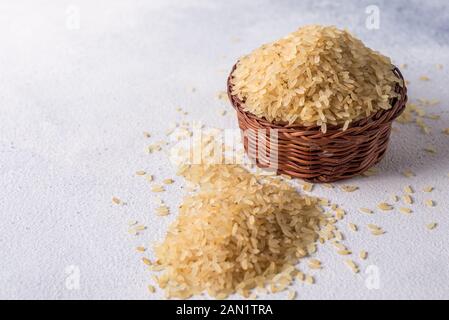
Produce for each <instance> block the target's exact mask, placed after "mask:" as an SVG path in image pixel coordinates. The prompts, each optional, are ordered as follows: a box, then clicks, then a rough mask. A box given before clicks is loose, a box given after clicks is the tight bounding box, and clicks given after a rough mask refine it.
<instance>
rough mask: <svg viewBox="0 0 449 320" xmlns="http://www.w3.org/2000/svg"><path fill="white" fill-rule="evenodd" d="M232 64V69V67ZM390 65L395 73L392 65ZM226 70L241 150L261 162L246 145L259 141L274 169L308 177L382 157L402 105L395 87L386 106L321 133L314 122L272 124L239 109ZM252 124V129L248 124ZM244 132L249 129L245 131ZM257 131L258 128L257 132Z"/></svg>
mask: <svg viewBox="0 0 449 320" xmlns="http://www.w3.org/2000/svg"><path fill="white" fill-rule="evenodd" d="M234 69H235V66H234V68H233V69H232V72H233V71H234ZM393 71H394V72H395V73H396V74H397V75H398V76H399V77H400V78H401V79H403V77H402V74H401V72H400V71H399V69H398V68H396V67H394V69H393ZM232 72H231V74H230V75H229V78H228V96H229V99H230V101H231V103H232V105H233V106H234V108H235V109H236V111H237V117H238V122H239V127H240V129H241V130H242V131H244V132H245V134H243V143H244V146H245V150H246V152H247V154H248V155H249V156H250V158H252V160H253V161H255V163H256V164H257V165H258V166H259V167H266V165H264V164H266V163H267V161H268V159H267V158H265V156H264V155H259V154H258V153H257V152H256V153H255V154H256V155H255V156H254V155H253V152H250V153H248V146H249V145H251V146H256V149H257V148H258V146H259V145H260V144H261V143H264V144H265V145H266V148H267V150H269V151H271V152H274V153H276V154H277V173H278V174H286V175H289V176H291V177H294V178H301V179H304V180H306V181H310V182H332V181H338V180H342V179H347V178H350V177H353V176H356V175H359V174H361V173H363V172H364V171H366V170H367V169H369V168H370V167H372V166H374V165H375V164H377V163H378V162H379V161H380V160H382V158H383V156H384V155H385V152H386V150H387V146H388V140H389V137H390V132H391V124H392V121H393V120H394V119H396V118H397V117H398V116H399V115H400V114H401V113H402V112H403V111H404V108H405V105H406V103H407V88H406V86H405V85H404V86H403V87H400V86H399V85H398V86H397V87H396V90H397V92H398V93H400V98H395V99H392V101H391V104H392V106H393V107H392V108H391V109H389V110H386V111H385V110H381V111H379V112H377V113H375V114H373V115H372V116H370V117H369V118H366V119H362V120H360V121H357V122H354V123H353V124H352V125H350V127H349V128H348V129H347V130H346V131H342V130H341V129H339V128H335V127H334V128H333V127H328V129H327V132H326V133H325V134H323V133H322V132H321V130H320V128H319V127H302V126H299V125H284V124H273V123H270V122H268V121H267V120H265V119H263V118H258V117H256V116H254V115H252V114H250V113H248V112H245V111H243V108H242V105H243V102H242V101H240V100H239V99H238V98H237V97H236V96H233V95H232V94H231V91H232V90H231V82H230V80H231V75H232ZM248 129H252V130H248ZM270 129H275V130H276V131H277V134H278V138H277V144H273V143H271V144H270ZM248 132H251V133H250V134H248ZM257 132H262V133H264V134H258V133H257Z"/></svg>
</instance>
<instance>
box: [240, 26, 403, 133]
mask: <svg viewBox="0 0 449 320" xmlns="http://www.w3.org/2000/svg"><path fill="white" fill-rule="evenodd" d="M392 68H393V66H392V64H391V61H390V59H389V58H387V57H385V56H383V55H381V54H380V53H378V52H376V51H373V50H371V49H370V48H367V47H366V46H365V45H364V44H363V43H362V42H361V41H360V40H358V39H356V38H355V37H353V36H352V35H351V34H350V33H349V32H347V31H343V30H339V29H337V28H335V27H324V26H319V25H310V26H306V27H303V28H300V29H299V30H297V31H296V32H293V33H291V34H289V35H288V36H286V37H285V38H282V39H280V40H278V41H275V42H273V43H270V44H266V45H263V46H262V47H260V48H258V49H256V50H254V51H253V52H252V53H250V54H249V55H247V56H244V57H242V58H241V59H240V60H239V62H238V63H237V66H236V69H235V71H234V72H233V74H232V76H233V77H232V80H231V83H232V85H233V88H232V94H233V95H236V96H237V97H238V98H239V99H241V100H242V101H244V107H245V111H247V112H250V113H252V114H254V115H256V116H258V117H261V118H265V119H267V120H268V121H270V122H275V123H289V124H300V125H303V126H315V125H317V126H320V127H321V129H322V131H323V132H326V130H327V127H328V126H330V125H332V126H338V127H341V128H342V129H343V130H346V129H347V128H348V126H349V125H350V124H351V123H352V122H354V121H356V120H360V119H362V118H365V117H368V116H369V115H371V114H373V113H375V112H377V111H379V110H381V109H384V110H387V109H390V108H391V105H390V103H389V99H390V98H393V97H396V96H397V93H395V87H396V84H397V83H399V84H400V85H401V86H402V85H403V84H402V82H401V80H400V79H399V78H398V77H397V76H396V75H395V74H394V73H393V71H392Z"/></svg>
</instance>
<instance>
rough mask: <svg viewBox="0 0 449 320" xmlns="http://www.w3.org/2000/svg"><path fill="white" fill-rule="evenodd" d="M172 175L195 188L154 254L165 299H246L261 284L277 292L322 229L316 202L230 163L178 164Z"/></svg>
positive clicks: (325, 219)
mask: <svg viewBox="0 0 449 320" xmlns="http://www.w3.org/2000/svg"><path fill="white" fill-rule="evenodd" d="M180 174H181V175H183V176H184V177H185V178H186V180H187V181H189V182H190V183H192V184H195V185H196V186H197V189H196V191H195V192H193V193H192V194H190V195H189V196H187V197H186V198H185V199H184V201H183V204H182V205H181V207H180V210H179V216H178V218H177V220H176V221H175V222H174V223H173V224H172V225H171V227H170V228H169V231H168V234H167V236H166V238H165V240H164V242H163V243H161V244H160V245H158V246H157V247H156V249H155V254H156V257H157V260H156V262H155V264H156V266H157V269H158V270H161V271H162V274H161V275H160V276H159V277H158V278H157V281H158V284H159V286H160V287H161V288H165V290H166V294H167V296H168V297H177V298H188V297H190V296H192V295H196V294H201V293H203V292H207V293H208V294H209V295H210V296H213V297H216V298H219V299H223V298H226V297H227V296H228V295H230V294H233V293H235V292H237V293H239V294H241V295H243V296H245V297H248V296H249V293H250V290H251V289H253V288H256V287H260V288H265V286H267V285H269V286H271V291H272V292H276V291H280V290H283V289H285V288H287V286H288V285H289V284H290V283H291V282H292V281H293V279H294V276H295V274H296V273H297V272H298V270H296V269H295V265H296V263H297V262H298V259H300V258H302V257H305V256H306V255H308V253H309V252H310V250H313V249H310V248H311V247H312V248H313V246H314V242H315V241H317V240H318V238H319V232H320V230H321V229H322V228H323V227H324V226H328V223H329V222H328V220H329V219H328V217H327V216H326V215H325V214H324V213H323V210H322V209H321V208H320V207H319V206H318V204H319V200H317V199H316V198H309V197H302V196H300V195H299V194H298V193H297V192H296V190H295V189H294V188H293V187H292V186H291V185H289V184H288V183H286V182H283V181H282V180H280V179H279V178H274V177H261V176H256V175H254V174H251V173H250V172H248V171H247V170H245V169H244V168H243V167H240V166H237V165H192V166H183V167H182V168H181V171H180Z"/></svg>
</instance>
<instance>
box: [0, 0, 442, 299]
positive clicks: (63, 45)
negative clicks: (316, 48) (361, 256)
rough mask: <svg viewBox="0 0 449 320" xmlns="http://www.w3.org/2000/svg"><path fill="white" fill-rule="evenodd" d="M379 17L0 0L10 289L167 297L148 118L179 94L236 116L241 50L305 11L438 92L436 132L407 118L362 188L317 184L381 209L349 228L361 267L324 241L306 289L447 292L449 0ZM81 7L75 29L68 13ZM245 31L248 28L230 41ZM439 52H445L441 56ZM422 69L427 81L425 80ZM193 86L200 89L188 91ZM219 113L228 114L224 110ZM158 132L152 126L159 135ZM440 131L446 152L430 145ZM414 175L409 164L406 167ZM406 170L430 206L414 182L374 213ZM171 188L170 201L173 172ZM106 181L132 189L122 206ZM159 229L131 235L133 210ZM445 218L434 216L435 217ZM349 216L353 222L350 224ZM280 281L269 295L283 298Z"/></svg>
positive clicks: (417, 92)
mask: <svg viewBox="0 0 449 320" xmlns="http://www.w3.org/2000/svg"><path fill="white" fill-rule="evenodd" d="M376 2H377V3H378V5H379V7H380V13H381V25H380V30H375V31H370V30H367V29H366V28H365V18H366V14H365V7H366V6H367V5H369V4H371V2H370V1H293V0H292V1H276V2H275V1H268V0H265V1H237V0H231V1H226V2H224V1H221V2H218V1H199V0H197V1H194V0H189V1H163V0H158V1H143V0H142V1H137V0H127V1H111V0H107V1H87V0H86V1H75V0H74V1H57V0H53V1H50V0H47V1H31V0H29V1H24V0H23V1H9V2H6V1H2V2H1V3H0V39H1V43H2V44H1V54H0V70H1V75H0V213H1V222H0V298H9V299H14V298H38V299H44V298H52V299H54V298H56V299H59V298H67V299H72V298H99V299H110V298H131V299H136V298H143V299H145V298H158V297H161V295H160V294H159V293H158V294H155V295H152V296H151V295H150V294H149V293H148V292H147V290H146V285H147V284H148V283H149V279H150V277H149V274H148V272H147V271H145V268H144V266H143V264H142V263H141V262H140V255H139V254H137V252H135V250H134V247H135V246H137V245H139V244H145V245H149V244H150V243H152V242H154V241H155V240H161V239H162V237H163V235H164V232H165V230H166V228H167V225H168V223H169V221H171V220H172V219H173V218H174V215H172V216H170V217H167V218H155V217H154V214H152V210H153V209H154V202H153V204H152V201H151V200H152V197H153V195H152V194H151V192H150V191H149V188H148V185H147V184H146V183H145V182H144V181H143V180H142V179H139V178H136V177H135V176H134V172H135V171H136V170H140V169H144V170H148V171H150V172H152V173H154V174H155V175H156V177H157V178H165V177H170V176H173V175H174V170H173V168H171V166H170V165H169V164H168V161H167V158H166V156H165V155H164V153H158V154H156V155H153V156H149V155H148V154H145V153H144V147H145V146H146V145H147V144H148V141H146V140H145V139H144V138H143V137H142V132H143V131H144V130H148V131H150V132H152V133H153V136H154V137H153V138H152V139H151V141H157V140H160V139H162V138H164V134H163V132H164V130H165V128H166V126H167V123H168V122H169V121H171V120H179V119H180V117H179V114H178V113H176V112H175V107H177V106H182V107H183V108H184V109H185V110H188V111H189V113H190V114H189V115H188V116H187V118H188V119H202V120H203V122H205V123H207V124H208V125H213V126H214V125H215V126H220V127H226V128H228V127H234V126H235V121H234V118H233V117H231V116H228V117H225V118H221V117H218V116H217V112H218V111H217V110H219V109H220V108H221V107H223V106H225V104H224V103H223V102H220V101H218V100H217V99H216V98H215V95H216V93H217V91H219V90H222V89H223V87H224V84H225V79H226V72H224V71H223V70H226V71H227V70H229V68H230V67H231V66H232V64H233V62H234V61H235V60H236V59H237V57H238V56H240V55H242V54H244V53H247V52H248V51H249V50H250V49H252V48H255V47H257V46H259V45H260V44H261V43H264V42H268V41H270V40H274V39H276V38H277V37H279V36H282V35H285V34H286V33H288V32H290V31H293V30H294V29H296V28H297V27H298V26H300V25H303V24H307V23H323V24H336V25H338V26H340V27H348V28H349V29H350V30H352V31H354V32H355V33H356V34H357V35H358V36H359V37H360V38H362V39H363V40H364V41H365V42H366V43H367V44H368V45H369V46H371V47H373V48H376V49H377V50H380V51H382V52H383V53H385V54H387V55H390V56H391V57H392V58H393V59H394V61H395V63H397V64H401V63H408V65H409V68H408V69H407V70H404V72H405V76H406V78H408V79H409V80H410V81H411V82H412V83H411V85H410V95H411V98H432V99H433V98H434V99H439V100H441V101H442V104H441V105H440V106H437V107H432V108H433V109H432V111H433V113H437V114H441V115H442V119H441V120H439V121H430V122H431V123H433V125H434V126H435V130H433V135H429V136H423V135H421V134H419V130H418V129H417V128H415V127H413V126H408V127H402V126H397V127H399V128H400V132H396V133H394V134H393V137H392V143H391V147H390V150H389V152H388V155H387V157H386V159H385V160H384V161H383V162H382V164H381V165H380V168H381V171H382V173H381V174H380V175H379V176H376V177H372V178H370V179H355V180H353V181H351V182H350V183H354V184H357V185H359V186H360V191H358V192H356V193H341V192H338V191H332V190H330V191H327V190H325V189H322V188H320V187H318V188H316V192H315V193H316V194H319V195H324V196H328V197H329V198H330V199H331V200H333V201H335V202H337V203H339V204H341V205H343V206H344V207H345V208H346V209H347V210H348V212H349V214H348V217H347V219H346V220H345V221H351V222H354V223H357V224H359V225H360V226H362V225H363V224H365V223H368V222H371V223H376V224H378V225H380V226H382V227H383V228H384V229H385V230H386V231H387V234H386V235H384V236H382V237H378V238H374V237H372V236H370V235H369V234H368V232H367V231H366V228H365V229H363V230H362V231H361V232H359V233H356V234H354V233H350V232H345V233H346V234H347V240H346V241H345V243H346V244H347V245H348V246H349V247H350V248H351V249H353V250H354V251H355V252H357V251H358V250H360V249H366V250H367V251H368V252H369V255H370V256H369V259H368V260H367V261H366V262H364V263H362V264H361V266H362V272H361V274H360V275H357V276H354V275H353V274H351V273H350V272H349V270H347V268H346V266H345V265H343V262H342V260H343V259H342V258H341V257H339V256H336V254H335V253H334V251H333V250H331V249H330V247H323V249H322V250H320V252H319V253H318V254H317V257H318V258H320V259H321V260H322V261H323V263H324V266H325V267H324V269H323V270H322V271H320V272H319V274H317V275H316V279H317V284H316V285H314V286H300V287H299V288H298V297H299V298H301V299H313V298H315V299H326V298H342V299H349V298H358V299H372V298H382V299H387V298H400V299H405V298H425V299H426V298H427V299H430V298H449V249H448V246H447V244H448V243H449V233H448V227H449V218H448V214H449V203H448V199H447V194H448V190H449V188H448V186H449V177H448V176H447V174H448V173H449V160H448V159H449V150H448V149H449V148H448V142H449V140H448V139H449V137H448V136H444V135H442V134H441V133H440V132H441V129H442V128H443V127H449V125H448V120H449V114H448V102H449V92H448V91H447V83H448V82H449V77H448V74H447V70H448V68H449V48H448V43H449V29H448V25H447V21H448V19H449V10H448V8H447V6H446V1H426V2H422V1H394V2H393V1H376ZM70 5H74V6H75V9H76V8H78V9H79V10H80V18H81V20H80V22H81V24H80V29H79V30H70V29H69V28H67V27H66V22H67V21H66V19H67V18H68V14H70V13H71V12H72V11H70V10H71V9H69V10H68V11H67V9H68V8H70ZM236 38H238V39H240V41H235V40H236ZM436 63H442V64H444V65H445V68H444V69H443V70H440V71H439V70H437V69H436V68H435V64H436ZM422 74H426V75H428V76H430V77H431V79H432V80H431V81H430V82H428V83H424V82H420V81H418V77H419V76H420V75H422ZM191 87H195V88H196V89H197V90H196V92H195V93H192V92H191ZM223 119H224V120H223ZM149 141H150V140H149ZM427 143H433V144H434V145H435V146H436V147H437V149H438V154H437V155H435V156H431V155H428V154H425V153H424V152H423V151H422V148H423V147H424V146H425V145H426V144H427ZM405 168H411V169H413V170H414V171H415V172H416V173H417V176H416V177H415V178H412V179H406V178H405V177H403V176H401V174H400V171H401V170H403V169H405ZM406 184H412V185H413V186H415V188H416V189H418V190H419V189H421V188H422V187H423V186H424V185H427V184H431V185H433V186H435V187H436V190H435V192H434V193H432V194H431V195H429V197H432V198H433V199H435V200H436V201H437V204H438V205H437V207H436V208H434V209H429V208H426V207H425V206H423V205H422V201H423V199H425V195H424V194H422V193H421V192H419V193H417V195H416V202H417V203H416V204H415V205H413V208H414V210H415V213H413V214H412V216H411V217H406V216H403V215H401V214H399V213H398V212H392V213H387V214H385V213H378V214H375V215H373V216H364V215H361V214H359V213H357V208H359V207H362V206H366V207H373V206H374V205H375V204H376V203H378V202H379V201H382V200H384V199H386V198H387V197H388V196H389V195H390V194H391V193H397V192H399V191H398V190H401V189H402V188H403V187H404V186H405V185H406ZM168 189H169V191H168V192H166V193H165V194H164V195H163V198H164V199H165V200H166V201H167V202H168V203H169V204H171V205H172V206H173V207H174V206H175V205H176V204H177V203H179V201H180V196H181V194H182V192H181V190H180V188H179V183H178V184H176V185H172V186H170V187H169V188H168ZM112 195H116V196H118V197H120V198H122V199H124V200H125V201H127V203H128V205H127V206H124V207H117V206H113V205H112V203H111V197H112ZM130 219H137V220H139V221H141V222H142V223H145V224H146V225H147V226H148V227H149V229H148V230H147V231H146V232H144V234H143V235H142V236H140V237H138V238H136V239H134V238H132V237H130V236H129V235H128V234H127V232H126V231H127V222H128V220H130ZM432 221H435V222H438V223H439V225H438V228H437V229H435V230H433V231H429V230H427V229H426V228H425V225H426V224H427V223H429V222H432ZM342 228H343V230H346V226H345V223H343V224H342ZM70 265H75V266H77V267H79V270H80V275H81V277H80V287H79V289H78V290H68V289H67V288H66V286H65V281H66V277H67V275H66V273H65V269H66V267H67V266H70ZM368 265H375V266H377V267H378V268H379V276H380V284H381V285H380V289H378V290H369V289H368V288H367V287H366V286H365V280H366V278H367V275H366V274H364V272H363V270H364V269H365V268H366V267H367V266H368ZM285 296H286V294H285V293H282V294H279V295H276V296H274V298H284V297H285Z"/></svg>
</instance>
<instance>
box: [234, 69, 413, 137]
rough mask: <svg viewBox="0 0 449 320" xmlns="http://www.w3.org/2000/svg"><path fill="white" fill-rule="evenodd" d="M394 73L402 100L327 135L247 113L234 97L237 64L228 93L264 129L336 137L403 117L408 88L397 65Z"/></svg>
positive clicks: (329, 129)
mask: <svg viewBox="0 0 449 320" xmlns="http://www.w3.org/2000/svg"><path fill="white" fill-rule="evenodd" d="M392 66H393V68H392V71H393V72H394V73H395V74H396V75H397V76H398V77H399V78H400V79H401V80H402V84H403V85H402V86H400V85H399V83H397V84H396V88H395V89H396V92H397V93H399V94H400V98H393V99H391V101H390V104H391V106H392V107H391V108H390V109H387V110H379V111H378V112H376V113H374V114H372V115H370V116H369V117H367V118H363V119H359V120H357V121H355V122H353V123H351V124H350V125H349V127H348V128H347V129H346V130H345V131H343V130H341V129H342V128H341V126H335V125H334V126H328V127H327V130H326V133H323V132H322V131H321V128H320V127H319V126H316V125H315V126H303V125H300V124H287V123H281V122H276V123H273V122H270V121H268V120H267V119H265V118H260V117H258V116H256V115H254V114H252V113H250V112H248V111H245V110H244V109H243V105H244V102H243V101H241V100H240V99H239V98H238V97H237V96H235V95H232V84H231V79H232V74H233V72H234V70H235V69H236V67H237V63H236V64H234V66H233V67H232V70H231V72H230V74H229V76H228V79H227V93H228V98H229V100H230V102H231V104H232V106H233V107H234V109H235V110H236V111H237V112H238V113H241V114H243V115H245V117H247V118H249V119H251V120H253V121H257V123H258V124H259V125H260V127H261V128H262V127H263V128H270V129H279V130H282V131H286V132H291V133H293V132H307V133H308V134H311V135H321V136H323V137H324V136H331V135H332V136H334V135H336V134H337V135H343V134H345V133H351V132H352V131H355V130H357V131H360V130H361V129H362V128H364V127H369V126H370V125H372V124H373V122H377V126H380V125H382V124H389V123H391V122H392V121H393V120H394V119H396V118H397V117H399V116H400V115H401V113H402V112H403V111H404V109H405V106H406V102H407V86H406V83H405V80H404V77H403V75H402V73H401V71H400V70H399V68H398V67H397V66H395V65H393V64H392ZM380 119H383V120H384V121H380V122H379V120H380Z"/></svg>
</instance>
